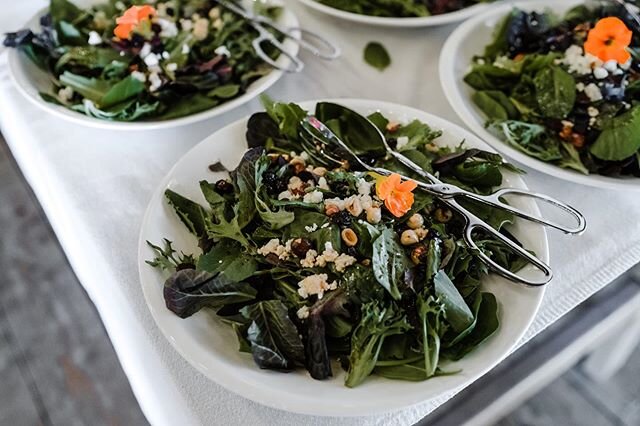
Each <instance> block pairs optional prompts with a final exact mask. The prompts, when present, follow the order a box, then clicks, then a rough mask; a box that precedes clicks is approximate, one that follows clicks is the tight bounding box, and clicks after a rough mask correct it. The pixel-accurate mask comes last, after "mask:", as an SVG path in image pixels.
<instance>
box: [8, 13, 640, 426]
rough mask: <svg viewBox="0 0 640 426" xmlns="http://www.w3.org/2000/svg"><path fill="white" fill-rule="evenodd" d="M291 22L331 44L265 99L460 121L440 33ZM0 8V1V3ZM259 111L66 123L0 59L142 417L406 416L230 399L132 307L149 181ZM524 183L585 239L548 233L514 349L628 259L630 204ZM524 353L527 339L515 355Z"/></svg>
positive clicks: (62, 227)
mask: <svg viewBox="0 0 640 426" xmlns="http://www.w3.org/2000/svg"><path fill="white" fill-rule="evenodd" d="M11 3H12V4H11V7H5V8H4V9H3V13H2V14H0V32H4V31H9V30H13V29H16V28H17V27H19V26H20V25H21V23H23V22H25V21H26V20H27V19H28V18H29V17H30V16H31V15H32V14H33V13H35V11H37V10H38V9H39V8H40V7H43V6H44V5H45V3H46V2H45V1H44V0H23V1H20V2H11ZM289 3H290V4H292V7H293V8H294V11H295V12H296V13H297V14H298V16H299V18H300V20H301V22H303V23H304V25H305V26H306V27H307V28H309V29H312V30H317V31H320V32H322V33H323V34H327V35H330V36H331V37H332V38H333V39H335V40H338V41H340V42H341V44H342V47H343V51H344V54H343V56H342V59H340V60H338V61H336V62H334V63H325V62H318V61H314V60H313V59H312V58H310V57H309V56H307V55H305V56H303V59H305V60H306V61H307V62H308V66H307V69H306V70H305V72H304V73H303V74H300V75H290V76H286V78H284V79H283V80H282V81H281V82H279V83H278V84H277V85H276V86H275V87H274V88H273V89H272V90H270V92H269V94H270V95H271V96H272V97H273V98H275V99H281V100H291V101H300V100H307V99H314V98H323V97H354V98H372V99H380V100H385V101H391V102H397V103H402V104H407V105H411V106H413V107H417V108H420V109H424V110H426V111H429V112H431V113H434V114H438V115H441V116H442V117H445V118H447V119H450V120H452V121H454V122H459V120H458V119H457V117H456V116H455V114H454V113H453V111H452V109H451V108H450V107H449V105H448V104H447V101H446V100H445V98H444V96H443V92H442V89H441V88H440V84H439V80H438V71H437V63H438V56H439V54H440V49H441V46H442V44H443V42H444V40H445V38H446V37H447V35H448V34H449V33H450V31H451V30H452V29H453V27H444V28H435V29H419V30H392V29H379V28H372V27H366V26H358V25H355V24H350V23H345V22H338V21H335V20H332V19H329V18H325V17H324V16H321V15H318V14H315V13H311V12H309V11H308V10H305V9H304V8H303V7H302V6H300V5H298V4H297V3H296V2H295V1H291V0H290V1H289ZM5 6H8V5H5ZM371 40H379V41H381V42H383V43H384V44H385V45H386V46H387V48H388V49H389V51H390V53H391V56H392V58H393V65H392V66H391V67H390V68H389V69H388V70H387V71H385V72H383V73H381V72H378V71H376V70H374V69H372V68H370V67H369V66H367V65H365V64H364V62H363V60H362V52H363V48H364V46H365V44H366V43H367V42H368V41H371ZM259 109H260V105H259V102H258V101H254V102H251V103H250V104H248V105H246V106H244V107H242V108H239V109H237V110H235V111H233V112H231V113H228V114H226V115H224V116H223V117H220V118H218V119H215V120H211V121H209V122H206V123H201V124H199V125H195V126H190V127H184V128H178V129H174V130H167V131H159V132H147V133H140V132H131V133H125V132H109V131H103V130H94V129H90V128H86V127H81V126H78V125H72V124H69V123H67V122H64V121H60V120H59V119H56V118H54V117H53V116H50V115H48V114H46V113H44V112H42V111H41V110H39V109H36V108H35V107H34V106H32V105H31V104H30V103H28V102H27V101H26V100H25V99H23V98H22V96H21V95H20V94H19V93H18V92H17V91H16V89H15V88H14V87H13V84H12V82H11V80H10V77H9V74H8V70H7V66H6V55H2V57H1V59H0V126H1V129H2V132H3V134H4V136H5V137H6V139H7V142H8V143H9V145H10V147H11V150H12V152H13V154H14V155H15V157H16V159H17V161H18V163H19V165H20V167H21V169H22V171H23V172H24V174H25V176H26V177H27V179H28V181H29V183H30V184H31V185H32V187H33V189H34V191H35V193H36V195H37V197H38V199H39V200H40V202H41V204H42V206H43V208H44V210H45V212H46V214H47V216H48V217H49V219H50V221H51V223H52V225H53V228H54V230H55V232H56V234H57V236H58V238H59V239H60V242H61V243H62V246H63V248H64V250H65V252H66V253H67V255H68V257H69V261H70V262H71V264H72V266H73V268H74V270H75V271H76V273H77V275H78V277H79V279H80V281H81V282H82V284H83V285H84V287H85V288H86V290H87V292H88V293H89V295H90V297H91V299H92V300H93V302H94V303H95V305H96V307H97V308H98V310H99V312H100V315H101V317H102V320H103V321H104V324H105V326H106V328H107V331H108V333H109V336H110V338H111V339H112V341H113V345H114V347H115V349H116V352H117V353H118V356H119V359H120V362H121V363H122V366H123V368H124V370H125V373H126V374H127V377H128V378H129V380H130V382H131V386H132V387H133V391H134V393H135V395H136V397H137V399H138V401H139V403H140V405H141V407H142V409H143V411H144V413H145V414H146V416H147V418H148V419H149V421H150V422H151V423H152V424H154V425H158V426H159V425H176V424H180V425H200V424H208V425H211V424H220V425H232V424H278V425H284V424H323V425H324V424H338V423H340V424H385V425H389V424H402V425H405V424H410V423H412V422H415V421H417V420H419V419H420V418H422V417H423V416H425V415H426V414H428V413H429V412H431V411H432V410H433V409H435V408H436V407H437V406H438V405H440V404H441V403H443V402H444V401H445V400H446V399H447V398H448V397H450V395H448V396H446V397H443V398H440V399H439V400H437V401H429V402H426V403H424V404H422V405H419V406H416V407H413V408H410V409H407V410H404V411H401V412H397V413H391V414H388V415H385V416H379V417H369V418H357V419H336V418H321V417H319V418H313V417H308V416H301V415H296V414H290V413H285V412H281V411H278V410H274V409H271V408H266V407H264V406H261V405H260V404H257V403H254V402H251V401H248V400H246V399H244V398H242V397H240V396H238V395H235V394H233V393H230V392H228V391H226V390H225V389H223V388H221V387H220V386H218V385H216V384H215V383H213V382H211V381H209V380H208V379H206V378H205V377H204V376H203V375H201V374H199V373H198V372H197V371H196V370H195V369H194V368H192V367H191V366H190V365H188V364H187V363H186V362H185V361H184V360H183V359H182V358H181V357H180V356H179V355H178V354H177V353H176V352H175V351H174V350H173V349H172V348H171V346H170V345H169V343H168V342H167V341H166V340H165V338H164V336H163V335H161V334H160V332H159V330H158V328H157V327H156V325H155V324H154V322H153V320H152V318H151V315H150V314H149V311H148V309H147V306H146V305H145V302H144V299H143V296H142V292H141V289H140V285H139V283H138V273H137V268H136V250H137V237H138V230H139V227H140V224H141V220H142V214H143V211H144V209H145V207H146V205H147V202H148V200H149V198H150V196H151V193H152V191H153V190H154V189H155V187H156V185H157V183H158V182H159V181H160V179H161V178H162V177H163V176H164V175H165V173H167V171H168V170H169V169H170V168H171V166H172V165H173V164H174V163H175V162H176V161H177V160H178V159H179V158H180V157H181V156H182V155H183V154H184V153H185V152H186V151H187V150H188V149H189V148H191V147H192V146H194V145H195V144H197V143H198V142H199V141H200V140H202V139H203V138H204V137H205V136H207V135H209V134H210V133H212V132H213V131H215V130H216V129H219V128H220V127H221V126H224V125H225V124H227V123H230V122H231V121H233V120H236V119H238V118H240V117H242V116H245V115H248V114H250V113H251V112H254V111H257V110H259ZM526 179H527V182H528V184H529V185H530V187H531V188H533V189H534V190H538V191H542V192H547V193H549V194H551V195H553V196H555V197H557V198H560V199H563V200H566V201H568V202H570V203H572V204H573V205H575V206H576V207H578V208H579V209H581V210H582V211H583V212H584V213H585V215H586V216H587V218H588V220H589V230H588V233H587V234H586V235H584V236H582V237H579V238H567V237H564V236H562V235H559V234H556V233H551V234H550V235H551V241H550V243H551V254H552V266H553V267H554V268H555V270H556V278H555V279H554V281H553V282H552V284H551V285H550V287H549V291H548V292H547V295H546V297H545V300H544V303H543V305H542V308H541V310H540V313H539V314H538V316H537V318H536V320H535V322H534V324H533V325H532V327H531V329H530V330H529V331H528V333H527V336H526V338H525V339H524V340H523V342H521V343H524V342H526V340H528V339H529V338H531V337H533V336H534V335H535V334H537V333H539V332H540V331H542V330H543V329H544V328H545V327H547V326H548V325H550V324H551V323H553V322H554V321H556V320H557V319H558V318H559V317H560V316H562V315H564V314H565V313H566V312H568V311H569V310H571V309H572V308H574V307H575V306H576V305H577V304H579V303H580V302H582V301H583V300H585V299H586V298H587V297H589V296H590V295H592V294H593V293H594V292H596V291H598V290H599V289H601V288H602V287H604V286H605V285H607V284H609V283H610V282H611V281H612V280H613V279H614V278H616V277H617V276H618V275H620V274H621V273H623V272H624V271H626V270H627V269H629V268H630V267H631V266H633V265H634V264H636V263H638V261H640V221H639V220H638V218H637V215H638V213H640V198H639V197H638V195H637V194H628V193H616V192H611V191H604V190H597V189H592V188H587V187H581V186H577V185H574V184H569V183H565V182H562V181H560V180H555V179H553V178H550V177H548V176H545V175H541V174H538V173H536V172H534V171H530V172H529V175H528V176H527V177H526ZM524 350H526V347H525V349H524Z"/></svg>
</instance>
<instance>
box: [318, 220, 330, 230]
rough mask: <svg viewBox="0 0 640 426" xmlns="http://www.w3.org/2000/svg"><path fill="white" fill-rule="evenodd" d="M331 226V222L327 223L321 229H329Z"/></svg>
mask: <svg viewBox="0 0 640 426" xmlns="http://www.w3.org/2000/svg"><path fill="white" fill-rule="evenodd" d="M330 226H331V224H330V223H329V222H327V223H325V224H324V225H322V226H321V227H320V229H324V228H328V227H330Z"/></svg>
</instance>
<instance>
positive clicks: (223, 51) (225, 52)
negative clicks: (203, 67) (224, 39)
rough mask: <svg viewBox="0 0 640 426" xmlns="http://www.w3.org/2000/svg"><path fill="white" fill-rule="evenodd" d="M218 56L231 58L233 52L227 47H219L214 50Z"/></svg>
mask: <svg viewBox="0 0 640 426" xmlns="http://www.w3.org/2000/svg"><path fill="white" fill-rule="evenodd" d="M214 52H215V54H216V55H222V56H226V57H227V58H230V57H231V52H229V49H227V46H219V47H218V48H217V49H216V50H214Z"/></svg>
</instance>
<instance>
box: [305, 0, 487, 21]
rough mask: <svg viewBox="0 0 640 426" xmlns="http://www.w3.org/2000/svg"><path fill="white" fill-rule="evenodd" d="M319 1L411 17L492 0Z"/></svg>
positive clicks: (375, 13)
mask: <svg viewBox="0 0 640 426" xmlns="http://www.w3.org/2000/svg"><path fill="white" fill-rule="evenodd" d="M317 1H318V2H319V3H322V4H326V5H327V6H331V7H334V8H336V9H341V10H345V11H347V12H352V13H358V14H360V15H370V16H383V17H399V18H412V17H420V16H430V15H442V14H444V13H449V12H455V11H456V10H460V9H464V8H465V7H469V6H471V5H474V4H477V3H488V2H491V1H493V0H317Z"/></svg>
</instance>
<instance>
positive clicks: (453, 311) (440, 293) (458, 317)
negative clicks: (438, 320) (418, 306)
mask: <svg viewBox="0 0 640 426" xmlns="http://www.w3.org/2000/svg"><path fill="white" fill-rule="evenodd" d="M433 283H434V286H435V291H436V296H437V298H438V300H439V301H440V302H441V303H442V305H443V307H444V316H445V318H446V320H447V322H448V323H449V324H451V328H453V330H454V331H456V332H458V333H460V332H462V331H463V330H465V329H466V328H468V327H469V326H470V325H471V324H472V323H473V314H472V313H471V310H470V309H469V306H467V302H465V301H464V299H463V298H462V296H461V295H460V292H458V289H457V288H456V286H455V285H454V284H453V282H452V281H451V279H450V278H449V277H448V276H447V274H446V273H445V272H444V271H439V272H438V273H437V274H436V275H435V277H434V279H433Z"/></svg>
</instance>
